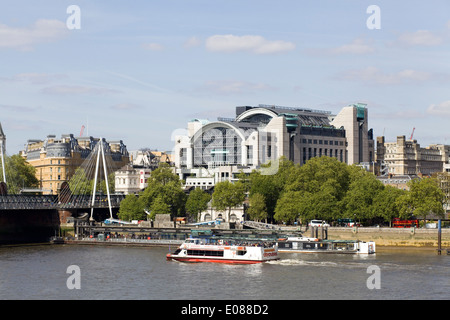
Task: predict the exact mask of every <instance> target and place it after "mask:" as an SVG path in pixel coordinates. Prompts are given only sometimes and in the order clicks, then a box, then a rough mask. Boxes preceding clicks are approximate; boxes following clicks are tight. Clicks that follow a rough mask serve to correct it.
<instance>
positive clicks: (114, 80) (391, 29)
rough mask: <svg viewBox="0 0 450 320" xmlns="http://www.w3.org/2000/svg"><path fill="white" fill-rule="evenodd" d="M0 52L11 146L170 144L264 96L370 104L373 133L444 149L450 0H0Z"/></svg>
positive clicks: (0, 102)
mask: <svg viewBox="0 0 450 320" xmlns="http://www.w3.org/2000/svg"><path fill="white" fill-rule="evenodd" d="M71 5H76V6H77V8H78V9H79V11H78V9H77V8H75V9H74V8H73V7H70V6H71ZM371 5H376V6H377V8H379V11H377V10H374V9H373V7H370V6H371ZM368 9H369V10H368ZM378 13H379V15H378ZM0 61H1V62H0V123H1V124H2V127H3V130H4V132H5V134H6V136H7V143H6V147H7V153H8V154H10V155H11V154H15V153H17V152H19V150H22V149H24V145H25V144H26V142H27V140H29V139H42V140H43V139H45V138H46V136H47V135H49V134H54V135H56V136H57V137H59V136H61V135H62V134H68V133H73V134H74V135H75V136H79V135H80V133H81V131H82V126H84V127H85V129H84V131H83V135H86V134H89V135H91V136H94V137H104V138H106V139H107V140H118V139H121V140H123V141H124V143H125V144H126V145H127V147H128V150H136V149H139V148H152V149H158V150H167V151H170V150H172V148H173V146H174V140H173V139H174V136H175V135H176V134H177V133H182V132H183V131H184V130H185V128H186V126H187V122H188V121H190V120H191V119H194V118H201V119H209V120H216V119H217V117H219V116H220V117H234V116H235V107H236V106H242V105H250V106H256V105H258V104H274V105H279V106H289V107H302V108H310V109H319V110H326V111H331V112H332V113H335V114H336V113H338V112H339V111H340V110H341V109H342V108H343V107H345V106H347V105H349V104H352V103H358V102H361V103H366V104H367V107H368V109H369V127H370V128H373V129H374V136H381V135H383V134H384V135H385V136H386V140H387V141H394V140H395V139H396V136H398V135H405V136H406V137H407V138H409V136H410V135H411V133H412V131H413V128H415V131H414V138H415V139H417V140H418V142H419V143H420V144H421V145H422V146H426V145H429V144H434V143H444V144H450V130H449V127H450V126H449V124H450V2H449V1H448V0H442V1H440V0H431V1H411V0H409V1H381V0H380V1H378V0H376V1H364V0H340V1H336V0H321V1H299V0H280V1H266V0H223V1H222V0H164V1H162V0H161V1H156V0H155V1H153V0H147V1H139V0H133V1H117V0H112V1H87V0H86V1H83V0H80V1H72V0H71V1H65V0H58V1H56V0H52V1H49V0H40V1H30V0H16V1H3V0H1V1H0Z"/></svg>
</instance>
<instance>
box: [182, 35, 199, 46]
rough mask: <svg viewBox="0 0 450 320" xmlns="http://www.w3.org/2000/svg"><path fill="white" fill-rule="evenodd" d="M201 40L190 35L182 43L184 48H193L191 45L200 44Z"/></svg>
mask: <svg viewBox="0 0 450 320" xmlns="http://www.w3.org/2000/svg"><path fill="white" fill-rule="evenodd" d="M201 43H202V41H201V40H200V39H199V38H197V37H190V38H189V39H188V40H187V41H186V42H185V43H184V47H185V48H193V47H198V46H199V45H201Z"/></svg>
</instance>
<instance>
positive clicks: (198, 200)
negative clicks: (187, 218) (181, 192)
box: [186, 188, 211, 221]
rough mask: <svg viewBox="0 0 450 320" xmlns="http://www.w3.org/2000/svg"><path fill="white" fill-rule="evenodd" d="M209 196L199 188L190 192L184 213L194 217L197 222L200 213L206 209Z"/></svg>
mask: <svg viewBox="0 0 450 320" xmlns="http://www.w3.org/2000/svg"><path fill="white" fill-rule="evenodd" d="M210 200H211V196H210V195H209V194H208V193H207V192H205V191H204V190H202V189H200V188H196V189H194V190H192V191H191V193H190V194H189V196H188V198H187V201H186V212H187V213H189V214H191V215H192V216H194V218H195V219H196V220H197V221H200V213H202V212H203V211H205V210H206V209H207V208H208V202H209V201H210Z"/></svg>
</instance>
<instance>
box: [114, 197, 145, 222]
mask: <svg viewBox="0 0 450 320" xmlns="http://www.w3.org/2000/svg"><path fill="white" fill-rule="evenodd" d="M117 215H118V217H119V219H122V220H125V221H129V220H144V219H145V218H146V214H145V212H144V208H143V207H142V205H141V202H140V201H139V199H138V197H137V196H136V195H134V194H129V195H127V196H126V197H125V199H123V200H122V201H121V202H120V209H119V213H118V214H117Z"/></svg>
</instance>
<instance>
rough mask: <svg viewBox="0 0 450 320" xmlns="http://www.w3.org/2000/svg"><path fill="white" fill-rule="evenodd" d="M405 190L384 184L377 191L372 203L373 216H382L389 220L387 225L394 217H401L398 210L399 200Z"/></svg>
mask: <svg viewBox="0 0 450 320" xmlns="http://www.w3.org/2000/svg"><path fill="white" fill-rule="evenodd" d="M406 193H407V191H405V190H402V189H398V188H396V187H392V186H385V187H384V189H383V190H381V191H380V192H378V193H377V194H376V195H375V197H374V199H373V203H372V212H373V213H372V215H373V217H374V218H382V219H383V220H384V221H387V222H389V226H390V225H391V223H392V220H393V219H394V218H403V217H402V215H401V212H400V205H399V201H400V199H401V197H402V196H404V195H405V194H406Z"/></svg>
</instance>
